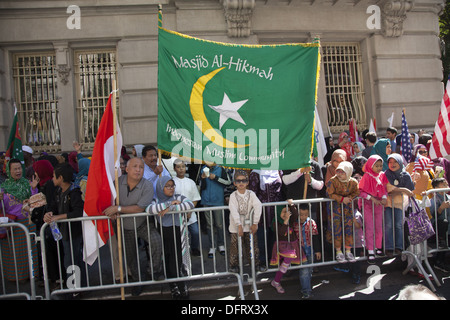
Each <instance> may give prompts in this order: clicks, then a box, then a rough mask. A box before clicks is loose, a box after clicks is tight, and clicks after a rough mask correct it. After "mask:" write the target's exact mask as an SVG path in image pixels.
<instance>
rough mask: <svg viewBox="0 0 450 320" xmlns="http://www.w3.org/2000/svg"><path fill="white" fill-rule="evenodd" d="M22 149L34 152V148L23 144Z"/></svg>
mask: <svg viewBox="0 0 450 320" xmlns="http://www.w3.org/2000/svg"><path fill="white" fill-rule="evenodd" d="M22 151H25V152H28V153H31V154H33V149H31V147H29V146H22Z"/></svg>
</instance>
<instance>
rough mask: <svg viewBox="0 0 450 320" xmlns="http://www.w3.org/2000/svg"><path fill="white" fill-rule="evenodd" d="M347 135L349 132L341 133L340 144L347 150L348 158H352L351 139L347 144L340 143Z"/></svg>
mask: <svg viewBox="0 0 450 320" xmlns="http://www.w3.org/2000/svg"><path fill="white" fill-rule="evenodd" d="M345 137H348V134H347V132H345V131H344V132H342V133H341V134H340V135H339V139H338V145H339V147H340V148H341V149H343V150H345V152H346V153H347V159H350V157H351V155H352V144H351V142H350V141H348V142H347V143H346V144H344V145H342V146H341V145H340V143H341V142H342V140H344V138H345Z"/></svg>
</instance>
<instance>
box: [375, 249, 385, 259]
mask: <svg viewBox="0 0 450 320" xmlns="http://www.w3.org/2000/svg"><path fill="white" fill-rule="evenodd" d="M375 254H376V255H377V256H379V257H383V256H384V253H383V250H381V249H377V250H376V251H375Z"/></svg>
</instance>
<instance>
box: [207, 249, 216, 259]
mask: <svg viewBox="0 0 450 320" xmlns="http://www.w3.org/2000/svg"><path fill="white" fill-rule="evenodd" d="M215 251H216V250H215V249H214V248H211V249H209V252H208V258H210V259H212V258H213V257H214V252H215Z"/></svg>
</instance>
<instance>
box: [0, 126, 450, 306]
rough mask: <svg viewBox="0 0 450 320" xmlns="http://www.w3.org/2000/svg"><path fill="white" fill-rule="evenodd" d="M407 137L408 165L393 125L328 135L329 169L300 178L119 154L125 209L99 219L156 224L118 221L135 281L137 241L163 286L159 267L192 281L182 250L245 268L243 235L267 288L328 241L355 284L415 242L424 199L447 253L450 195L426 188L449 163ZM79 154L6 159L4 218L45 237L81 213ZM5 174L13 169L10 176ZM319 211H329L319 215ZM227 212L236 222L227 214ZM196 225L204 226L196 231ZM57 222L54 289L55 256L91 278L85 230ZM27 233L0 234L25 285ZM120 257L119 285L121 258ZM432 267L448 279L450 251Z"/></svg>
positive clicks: (305, 278)
mask: <svg viewBox="0 0 450 320" xmlns="http://www.w3.org/2000/svg"><path fill="white" fill-rule="evenodd" d="M410 139H411V140H410V141H411V144H412V145H413V148H412V154H411V161H410V162H409V163H408V162H407V161H406V160H405V159H406V158H409V157H405V155H402V152H401V150H402V149H401V139H399V136H398V135H397V130H396V129H395V128H388V129H387V130H386V135H385V137H380V138H379V137H377V134H376V133H375V132H368V130H366V131H364V132H363V133H362V136H361V138H360V139H358V141H350V136H349V134H348V133H347V132H342V133H341V134H340V135H339V138H338V143H337V144H334V140H333V137H329V138H327V139H326V142H327V147H328V150H327V151H328V152H327V154H326V155H325V156H324V159H323V160H324V163H325V165H324V166H320V165H319V162H318V159H314V158H311V161H310V166H309V167H308V168H301V169H293V170H241V169H236V170H233V169H229V168H225V167H222V166H220V165H217V164H215V163H205V164H202V165H196V164H190V163H185V162H183V161H182V160H180V159H174V158H172V159H171V161H168V162H164V161H163V163H161V162H159V159H158V152H157V149H156V148H155V147H154V146H151V145H148V146H144V145H134V146H132V147H131V152H130V153H129V152H127V149H126V148H125V147H124V148H123V149H122V153H121V157H120V168H121V171H122V172H121V173H122V175H121V177H120V178H119V181H118V192H119V199H120V202H119V205H112V206H110V207H108V208H106V209H105V210H104V212H103V213H104V214H105V215H107V216H108V217H110V218H111V219H112V221H115V219H116V218H117V217H118V216H119V215H121V216H123V215H126V214H133V213H143V212H147V213H151V214H153V215H155V216H156V217H158V218H157V219H150V223H147V220H146V218H145V217H142V218H140V217H138V218H134V219H123V230H124V234H123V238H124V244H125V248H126V251H125V252H126V254H127V256H126V261H127V264H128V266H129V270H130V276H131V277H132V278H133V279H135V280H136V279H141V275H140V274H138V267H137V263H138V262H139V259H138V257H137V256H136V252H137V251H138V250H137V248H136V245H139V243H138V242H137V241H136V239H137V238H139V241H140V243H144V245H145V246H146V247H147V248H150V250H149V261H150V262H151V263H150V268H149V269H150V276H151V277H152V278H153V279H161V278H162V275H163V274H164V272H163V270H162V268H163V265H165V268H166V269H165V274H166V276H167V277H170V278H173V277H181V276H184V275H186V272H187V270H186V268H185V265H184V264H183V263H182V262H183V260H184V258H185V252H184V249H185V248H189V250H188V252H189V254H190V255H192V256H193V257H196V256H197V257H198V256H201V255H202V254H201V252H202V250H203V249H205V250H206V252H207V254H205V256H207V258H210V259H212V258H214V257H215V255H216V254H220V255H225V254H229V260H228V261H229V269H228V270H229V271H230V272H238V268H239V253H238V249H237V248H238V247H237V243H238V239H239V237H240V238H241V239H242V240H243V243H244V249H245V250H246V252H247V255H246V257H247V259H249V260H250V253H249V252H250V250H249V248H250V247H251V241H252V240H253V246H252V247H253V250H254V258H255V262H256V266H257V267H258V268H259V270H262V271H263V270H265V268H267V266H269V265H270V266H272V267H274V268H278V272H276V274H275V277H274V279H273V281H272V282H271V284H272V286H273V287H274V289H275V290H276V292H278V293H280V294H282V293H284V289H283V287H282V285H281V280H282V277H283V275H284V274H285V273H286V272H287V270H288V268H289V267H290V266H291V265H299V264H311V263H312V262H314V261H320V260H321V259H322V257H323V255H324V254H325V253H326V252H320V248H322V247H324V246H322V244H321V240H322V239H325V242H326V243H327V245H328V246H326V248H333V249H332V251H333V252H332V257H333V259H335V260H336V261H337V262H338V263H348V265H349V268H350V269H351V270H352V272H351V273H352V277H353V281H354V282H355V283H358V282H359V281H360V279H359V278H360V270H359V268H360V261H359V259H358V257H360V256H361V255H362V254H366V255H367V262H368V263H371V264H373V263H375V258H376V257H377V256H384V255H386V254H387V255H395V254H398V253H399V252H401V251H402V250H403V249H404V248H405V247H406V246H408V240H407V235H406V234H405V228H404V216H405V209H406V208H407V207H408V206H409V202H410V199H412V198H414V199H416V200H418V201H423V202H424V203H425V202H426V200H427V201H428V202H429V203H428V208H427V213H428V215H429V218H430V219H431V221H432V222H433V225H437V226H438V228H437V230H436V233H437V236H438V237H437V239H439V243H437V244H436V245H438V246H440V247H446V246H447V244H448V238H447V237H448V233H449V232H448V231H449V225H448V218H447V217H448V214H449V213H450V209H449V208H450V201H449V199H450V198H449V196H448V194H447V193H445V192H440V193H437V195H436V196H435V197H430V198H429V199H425V198H424V192H425V191H427V190H429V189H431V188H435V189H442V188H448V183H449V181H450V161H449V160H448V159H446V158H439V159H430V158H429V156H428V154H429V153H428V150H429V146H430V142H431V136H430V135H428V134H426V133H425V132H423V131H419V132H418V133H417V134H415V133H414V134H411V137H410ZM81 147H82V146H81V145H80V144H79V143H77V142H74V151H73V152H71V153H63V154H61V155H58V156H54V155H48V154H46V153H42V154H41V155H40V156H39V157H38V158H35V157H33V150H32V149H31V148H30V147H28V146H24V147H23V154H24V159H25V161H24V164H22V163H21V162H20V161H19V160H17V159H11V160H10V161H8V162H7V163H5V166H3V163H1V165H0V168H1V172H0V188H1V193H0V198H1V200H2V215H3V216H6V217H8V218H9V219H10V221H14V222H17V223H21V224H23V225H24V226H25V227H26V228H28V230H29V231H30V232H32V233H33V232H36V230H40V228H41V227H42V225H43V224H44V223H48V224H52V223H53V222H57V221H58V220H60V219H71V218H76V217H81V216H82V215H83V203H84V202H83V201H84V196H85V191H86V184H87V180H88V179H89V166H90V159H89V158H88V157H86V156H84V155H83V153H82V150H81V149H82V148H81ZM165 163H170V164H169V166H167V165H166V164H165ZM3 167H5V168H6V170H4V171H3V170H2V169H3ZM38 194H41V195H43V197H44V199H41V202H39V201H37V202H35V201H34V200H35V198H36V195H38ZM315 198H330V199H332V200H333V202H331V203H328V204H324V203H321V202H314V201H311V202H310V203H308V204H303V203H302V204H301V205H300V206H298V205H295V204H293V203H292V201H293V200H301V199H315ZM279 201H288V205H287V206H275V207H272V206H270V207H267V208H265V210H262V203H271V202H279ZM199 206H201V207H205V208H211V210H210V211H207V212H206V214H202V215H200V214H198V213H197V214H196V213H195V212H192V210H190V209H193V208H196V207H199ZM220 206H228V210H227V211H224V210H217V209H216V208H217V207H220ZM321 206H322V208H324V209H325V211H324V212H326V213H327V214H326V215H322V214H319V213H321V212H322V210H321V209H322V208H321ZM186 210H190V212H189V214H167V212H170V211H177V212H183V211H186ZM225 212H226V213H229V214H227V215H226V216H225V217H224V213H225ZM436 213H437V214H436ZM199 221H203V222H204V223H200V224H199ZM383 221H384V225H383ZM319 222H320V223H319ZM159 224H160V226H161V228H160V226H159ZM224 224H227V226H226V225H224ZM58 225H59V227H60V230H61V234H62V245H60V246H59V245H58V246H57V245H56V242H57V241H55V240H54V239H53V235H52V233H51V228H46V229H45V230H46V233H45V240H46V241H45V242H44V243H45V245H46V248H45V249H46V259H47V261H46V263H47V267H48V274H49V279H50V280H51V282H52V283H56V282H57V281H59V280H61V279H59V275H60V274H59V270H58V265H59V264H58V263H59V261H58V258H59V257H60V258H59V259H61V265H64V266H68V265H72V264H76V265H78V266H79V267H80V268H81V270H82V272H85V271H84V270H83V269H84V263H83V261H82V259H83V257H82V248H83V236H82V224H81V222H79V223H71V224H70V228H69V227H68V224H58ZM227 227H228V228H227ZM149 229H150V230H149ZM160 230H161V231H160ZM201 233H204V234H205V235H207V239H208V241H206V244H204V246H207V247H206V248H201V247H200V245H199V237H200V236H201ZM186 234H189V237H186V236H185V235H186ZM227 234H228V235H229V236H230V245H229V252H228V253H227V252H226V239H225V237H224V235H227ZM321 235H325V236H324V237H322V236H321ZM24 237H25V234H24V233H23V232H22V233H21V232H20V231H17V232H15V233H14V244H11V241H10V237H8V233H7V231H6V229H1V230H0V245H1V254H2V267H3V272H4V275H5V278H6V279H7V280H11V281H26V280H27V279H28V277H29V271H28V269H27V268H28V260H27V255H28V252H27V249H26V242H25V239H24ZM174 239H175V240H176V241H174ZM111 242H112V247H113V248H117V239H116V238H115V237H114V236H113V237H111ZM40 245H41V243H39V242H34V241H33V242H32V247H33V248H32V254H33V269H34V271H35V274H38V275H40V276H42V261H40V259H41V256H40V255H39V254H38V250H39V246H40ZM363 248H365V250H363ZM58 250H59V251H60V254H58ZM113 251H115V249H114V250H113ZM163 255H164V257H163ZM113 256H114V276H115V277H116V279H117V278H118V277H119V268H118V259H117V254H116V253H113ZM163 261H164V262H165V263H164V264H163ZM435 267H436V268H439V269H440V270H442V271H443V272H449V271H450V267H449V266H447V265H446V263H445V252H440V253H438V254H437V255H436V261H435ZM63 271H64V270H63ZM312 271H313V268H312V267H308V268H301V269H300V275H299V278H300V287H301V294H302V298H304V299H307V298H309V297H310V296H311V294H312V288H311V277H312ZM170 288H171V293H172V296H173V298H174V299H186V298H188V297H189V292H188V289H187V286H186V284H185V283H184V282H182V281H181V282H171V283H170ZM141 291H142V287H139V286H136V287H135V288H133V294H134V295H139V294H140V292H141Z"/></svg>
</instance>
